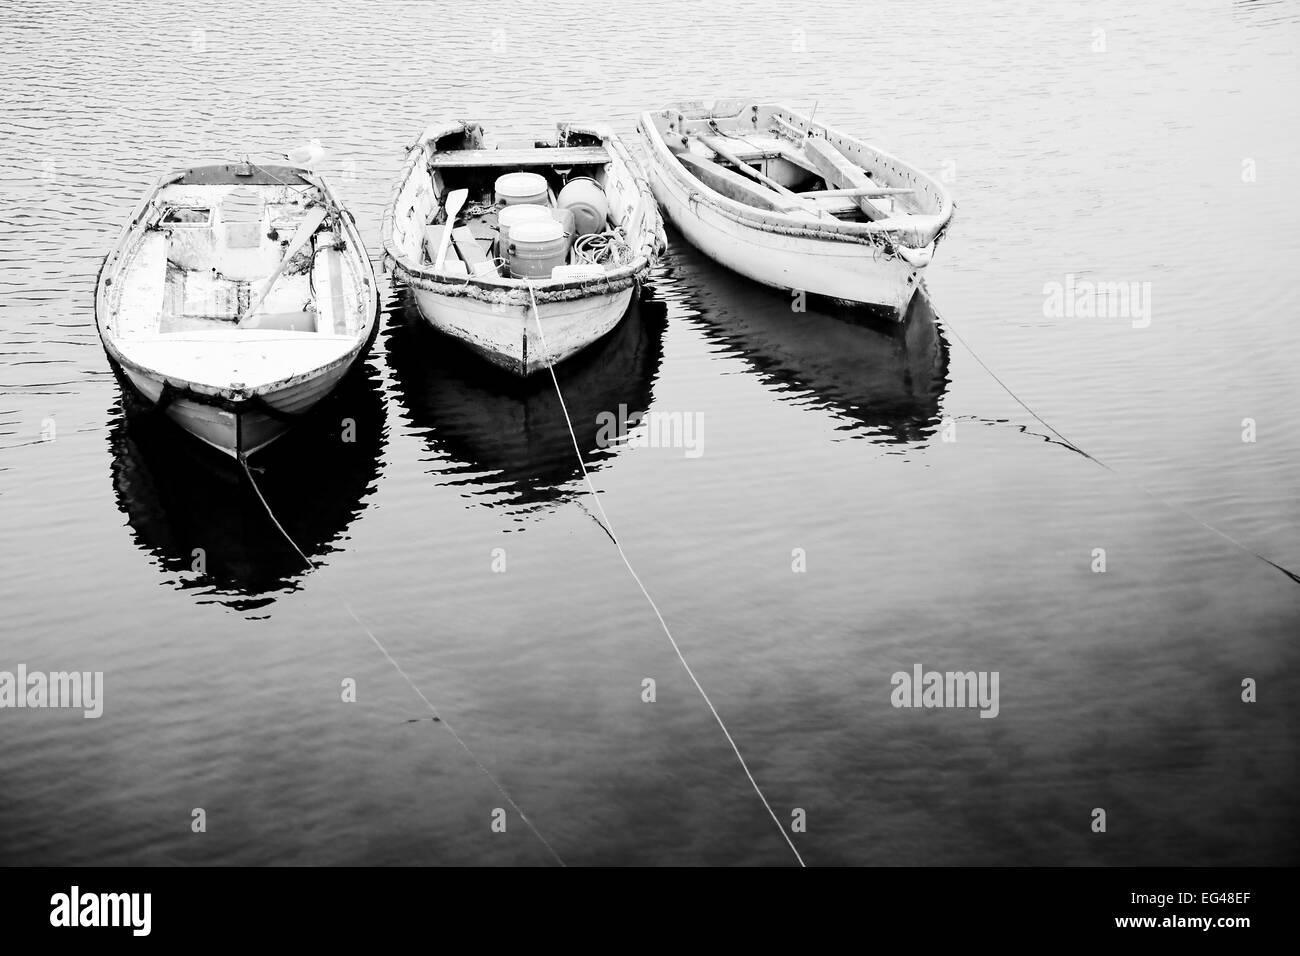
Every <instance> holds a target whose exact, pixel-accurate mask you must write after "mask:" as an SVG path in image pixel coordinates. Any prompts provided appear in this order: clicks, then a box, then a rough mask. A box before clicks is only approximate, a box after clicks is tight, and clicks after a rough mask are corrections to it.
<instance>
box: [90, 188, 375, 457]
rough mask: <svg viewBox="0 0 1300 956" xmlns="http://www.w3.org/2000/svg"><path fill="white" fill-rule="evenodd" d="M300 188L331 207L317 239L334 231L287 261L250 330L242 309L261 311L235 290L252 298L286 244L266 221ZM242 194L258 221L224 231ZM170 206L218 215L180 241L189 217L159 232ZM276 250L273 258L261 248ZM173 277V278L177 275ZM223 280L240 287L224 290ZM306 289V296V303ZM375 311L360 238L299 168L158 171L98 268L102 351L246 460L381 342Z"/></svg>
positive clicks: (205, 436) (173, 413)
mask: <svg viewBox="0 0 1300 956" xmlns="http://www.w3.org/2000/svg"><path fill="white" fill-rule="evenodd" d="M286 178H288V179H290V180H294V179H296V181H297V183H298V186H294V185H293V184H292V183H291V182H285V179H286ZM299 187H302V188H307V187H310V188H314V189H315V190H316V194H315V195H316V201H323V202H324V203H326V204H327V208H328V209H329V210H332V212H331V213H330V217H331V223H330V224H328V225H327V230H326V233H322V234H321V235H322V237H324V236H325V235H326V234H328V236H332V237H334V239H332V240H329V239H326V238H321V240H320V242H321V244H319V245H318V247H317V248H316V249H315V251H314V252H313V253H312V254H311V258H310V260H309V263H308V264H307V265H305V266H303V267H302V268H299V269H297V270H296V271H295V272H294V274H293V275H292V276H289V275H288V274H287V273H286V274H283V275H282V274H281V272H283V266H284V265H288V264H289V261H290V260H289V258H287V257H286V258H285V259H284V260H283V265H282V268H281V272H276V273H275V275H276V277H277V279H278V282H279V285H278V286H275V285H274V282H273V283H272V286H274V289H268V292H272V291H273V292H274V295H273V296H272V297H271V298H268V299H266V301H268V302H270V301H272V299H277V304H276V305H275V306H274V307H273V308H271V309H268V310H266V311H265V312H261V313H257V314H256V315H254V316H253V320H251V321H248V322H247V324H243V319H242V318H241V317H240V310H241V309H245V310H247V311H249V312H252V311H253V307H252V306H250V305H249V304H248V303H247V302H244V303H242V304H241V302H240V298H239V296H241V295H247V296H248V298H250V299H251V297H252V294H253V287H254V286H255V285H260V283H262V282H264V281H265V280H266V278H267V276H268V275H269V274H270V273H271V266H272V265H276V264H279V256H280V255H281V249H282V248H284V247H287V246H288V240H287V238H286V239H285V240H284V241H283V246H280V245H276V244H275V243H277V242H280V240H279V238H278V237H277V236H276V235H275V230H274V229H268V228H267V223H268V222H269V221H270V220H269V218H268V217H270V216H271V215H272V214H273V213H272V211H273V209H279V208H280V207H281V206H283V205H284V204H285V202H286V201H287V197H288V196H292V195H297V194H299V193H300V192H301V189H300V188H299ZM256 189H267V190H280V189H283V190H286V192H285V193H284V194H283V195H280V194H278V193H269V192H268V193H258V192H256V191H255V190H256ZM240 190H242V191H243V192H244V193H245V196H244V198H243V199H241V202H247V201H248V200H249V199H250V198H251V200H252V205H251V208H252V209H253V210H254V212H256V213H257V215H258V216H259V217H261V218H259V219H257V220H255V221H253V220H250V221H249V222H238V221H235V222H234V224H233V225H231V226H230V227H229V228H230V230H232V231H229V232H227V231H223V230H225V228H226V226H227V224H226V223H224V222H219V221H218V220H217V219H216V218H215V216H214V210H215V209H216V208H218V207H221V208H222V212H223V215H224V214H226V210H225V208H224V206H223V204H224V203H226V202H227V200H229V199H230V197H231V195H232V194H234V193H237V192H239V191H240ZM167 208H173V209H190V210H195V211H197V213H201V214H203V215H206V216H208V217H209V218H208V219H206V220H203V219H201V218H200V219H198V220H197V226H196V227H195V228H196V231H194V232H191V233H188V234H186V233H184V232H183V231H182V232H179V233H177V234H176V235H175V236H173V235H172V230H173V229H181V230H184V228H185V226H186V221H184V220H170V219H169V220H168V221H167V224H168V226H169V227H170V228H168V229H163V228H161V227H160V225H159V221H160V217H161V216H162V214H163V210H164V209H167ZM232 208H233V207H232ZM236 211H237V210H236ZM278 215H283V213H278ZM276 221H277V222H279V221H280V220H276ZM315 222H316V223H317V225H318V226H319V224H321V223H322V222H323V220H321V219H317V220H315ZM250 225H251V226H252V227H253V228H252V229H251V231H250V230H249V226H250ZM219 226H220V228H219ZM235 229H242V230H243V237H244V242H243V244H242V245H238V246H236V245H233V244H231V243H230V236H231V235H233V230H235ZM313 235H315V234H313ZM250 239H251V241H248V240H250ZM308 241H312V242H314V241H316V240H315V239H309V240H308ZM334 242H337V244H333V243H334ZM326 243H328V244H326ZM268 244H269V245H268ZM232 250H233V251H232ZM268 250H269V252H270V253H272V255H270V256H269V257H267V256H264V255H263V253H264V252H267V251H268ZM218 254H226V255H227V256H228V257H229V258H228V259H226V260H223V261H222V262H221V266H222V269H221V270H219V269H218V268H217V265H216V264H212V265H211V266H210V269H206V268H203V267H204V266H208V265H209V263H212V262H213V258H212V257H215V256H216V255H218ZM240 255H243V256H244V258H243V259H240V258H239V256H240ZM254 256H255V257H258V258H250V257H254ZM286 256H287V254H286ZM205 257H206V258H205ZM263 260H265V261H263ZM227 270H230V271H232V272H233V273H234V274H236V275H237V276H238V278H239V280H240V281H242V282H243V283H244V285H243V286H242V287H241V286H238V284H237V283H236V282H235V280H233V279H232V278H231V276H230V275H226V274H225V273H226V271H227ZM263 270H265V271H263ZM309 271H310V273H311V274H308V272H309ZM209 272H210V274H211V276H212V277H216V278H211V279H209ZM177 274H179V276H180V280H179V281H178V282H177V283H176V284H175V285H172V284H171V283H172V280H171V278H169V276H175V275H177ZM218 281H220V282H224V283H225V284H226V285H227V286H231V287H232V288H233V289H234V290H235V291H233V292H232V291H229V290H228V291H227V292H226V294H224V295H217V294H216V290H218V289H220V288H223V287H221V286H219V285H218ZM191 283H192V284H193V285H194V286H196V287H197V291H193V290H191V289H190V286H191ZM318 290H319V295H318ZM236 293H237V294H236ZM299 296H302V297H303V298H307V299H309V302H308V305H307V306H302V305H300V303H301V302H302V298H298V297H299ZM260 301H261V300H259V302H260ZM378 305H379V303H378V290H377V288H376V284H375V280H374V270H373V268H372V267H371V265H370V260H369V258H368V257H367V255H366V253H365V247H364V245H363V244H362V240H361V236H360V234H359V233H358V232H357V230H356V226H355V224H354V222H353V221H352V218H351V216H350V215H349V214H347V213H346V211H345V210H343V208H342V207H341V206H340V205H338V201H337V199H335V198H334V195H333V193H332V191H331V190H330V189H329V187H328V185H327V184H326V183H325V182H324V180H322V179H320V178H319V177H316V176H315V174H313V173H311V171H310V170H308V169H306V167H301V166H296V165H288V166H286V165H278V166H276V165H272V166H270V167H262V166H257V165H255V164H240V165H238V166H235V165H231V164H225V165H223V164H212V165H207V166H195V167H190V168H189V169H185V170H179V171H176V172H173V173H169V174H167V175H165V176H163V177H161V178H160V179H159V180H158V182H157V184H156V185H155V187H154V189H153V190H152V191H151V192H150V193H148V194H146V196H145V197H144V198H143V199H142V200H141V202H140V204H139V205H138V206H137V208H136V211H135V213H134V214H133V215H132V217H131V219H130V221H129V222H128V223H127V224H126V226H125V227H124V228H123V231H122V234H121V236H120V237H119V239H118V242H117V244H116V246H115V248H114V249H113V250H112V251H111V252H110V253H109V254H108V255H107V256H106V257H105V260H104V264H103V266H102V267H101V269H100V275H99V278H98V280H97V283H96V296H95V317H96V325H97V327H98V329H99V334H100V339H101V341H102V343H103V345H104V349H105V351H106V352H107V353H108V356H109V358H110V360H112V362H113V363H114V364H115V365H116V366H117V367H118V368H119V369H120V370H121V372H122V374H123V376H124V378H125V380H126V381H127V382H129V383H130V386H131V387H133V388H134V389H135V390H136V391H137V392H139V393H140V395H142V396H143V397H144V398H145V399H146V400H148V401H149V402H152V403H154V404H155V405H156V406H158V408H159V410H160V411H162V412H163V413H164V414H166V415H167V417H169V418H171V419H172V420H173V421H174V422H175V423H176V424H178V425H179V426H181V428H183V429H184V430H185V431H187V432H189V433H190V434H191V435H193V436H194V437H196V438H198V439H199V440H201V441H202V442H204V443H205V444H207V445H209V446H211V447H213V448H215V449H217V450H219V451H221V452H223V453H225V454H228V455H231V456H232V457H236V458H239V457H242V456H245V455H250V454H253V453H254V452H257V451H260V450H261V449H263V448H265V447H266V446H267V445H269V444H271V443H272V442H273V441H274V440H275V439H276V438H278V437H280V436H281V435H283V434H284V433H285V432H286V431H288V430H289V429H290V428H291V427H292V425H293V422H294V421H295V419H297V418H300V417H301V416H303V415H304V414H306V413H307V412H308V411H310V410H311V408H312V407H313V406H314V405H316V404H317V403H318V402H320V401H321V400H322V399H323V398H325V397H326V396H327V395H328V394H329V393H330V392H331V391H333V390H334V388H335V387H336V386H337V385H338V384H339V383H340V382H341V381H342V379H343V378H344V377H345V376H346V375H347V374H348V372H349V371H350V370H351V369H352V368H353V366H355V365H356V363H357V362H358V361H359V360H360V359H361V357H362V356H363V355H364V354H365V353H366V351H368V350H369V348H370V346H371V345H372V344H373V343H374V339H375V334H376V332H377V330H378V324H377V323H378ZM309 309H310V311H309ZM223 310H224V311H223ZM298 310H301V311H298ZM245 317H246V316H245ZM277 322H278V323H280V324H278V325H277V324H275V323H277ZM167 323H170V324H167Z"/></svg>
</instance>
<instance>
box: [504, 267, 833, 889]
mask: <svg viewBox="0 0 1300 956" xmlns="http://www.w3.org/2000/svg"><path fill="white" fill-rule="evenodd" d="M532 293H533V287H532V283H529V284H528V294H529V296H530V298H531V297H532ZM532 306H533V320H534V321H535V322H536V323H537V337H538V338H539V339H540V340H541V343H542V360H543V361H544V362H545V363H546V369H547V371H548V372H550V373H551V382H552V383H553V384H554V385H555V396H556V398H558V399H559V400H560V409H561V411H563V412H564V422H565V424H566V425H567V426H568V428H569V438H570V439H571V440H572V441H573V451H574V454H576V455H577V456H578V467H579V468H581V469H582V477H583V479H584V480H585V481H586V482H587V490H588V491H589V492H591V499H592V501H594V502H595V503H596V510H597V511H599V512H600V517H601V521H599V522H597V523H598V524H600V526H601V527H602V528H603V529H604V530H605V533H606V534H607V535H609V539H610V540H611V541H613V542H614V547H615V548H616V549H618V556H619V557H620V558H622V559H623V564H624V565H625V566H626V567H627V570H628V573H629V574H630V575H632V580H633V581H635V582H636V586H637V587H639V588H640V589H641V593H642V594H643V595H645V599H646V601H647V602H648V603H649V604H650V609H651V610H653V611H654V612H655V617H656V618H658V619H659V626H660V627H662V628H663V630H664V634H666V635H667V636H668V643H670V644H671V645H672V646H673V651H674V652H675V653H676V654H677V659H678V660H679V661H681V664H682V668H683V669H684V670H685V671H686V676H688V677H689V678H690V679H691V683H692V684H694V685H695V689H696V690H698V691H699V692H700V696H701V697H703V698H704V703H705V704H707V705H708V708H709V711H710V712H711V713H712V714H713V719H714V720H716V721H717V722H718V726H719V727H721V728H722V734H723V736H725V737H726V738H727V743H729V744H731V749H732V751H733V752H734V753H735V755H736V759H737V760H739V761H740V767H741V769H742V770H744V771H745V776H746V777H748V778H749V783H750V786H752V787H753V788H754V792H755V793H756V794H758V799H759V800H761V801H762V802H763V807H764V809H766V810H767V813H768V816H770V817H771V818H772V822H773V823H775V824H776V828H777V829H778V830H780V831H781V836H782V837H784V838H785V842H786V843H788V844H789V845H790V851H791V852H792V853H794V858H795V859H796V860H798V861H799V865H800V866H806V865H807V864H805V863H804V861H803V857H802V856H800V855H799V850H798V849H797V848H796V847H795V845H794V841H793V840H791V839H790V834H788V833H786V832H785V827H783V826H782V825H781V821H780V820H778V819H777V816H776V814H775V813H774V812H773V810H772V805H771V804H770V803H768V802H767V797H765V796H763V791H762V790H761V789H760V788H759V786H758V781H756V780H755V779H754V775H753V774H752V773H750V771H749V765H748V764H747V763H745V758H744V757H743V756H741V753H740V748H739V747H738V746H736V741H735V740H734V739H733V738H732V736H731V732H730V731H729V730H727V725H726V724H724V723H723V722H722V717H721V715H719V714H718V709H717V708H716V707H714V706H713V701H711V700H710V699H709V695H708V694H707V693H705V691H704V687H703V686H702V685H701V684H700V681H699V679H698V678H697V677H696V676H695V672H694V671H693V670H691V665H690V664H688V663H686V657H685V656H684V655H683V654H682V649H681V648H680V647H678V646H677V641H676V640H674V639H673V632H672V631H670V630H669V629H668V623H667V622H666V621H665V620H664V616H663V615H662V614H661V613H660V612H659V606H658V605H657V604H655V601H654V598H652V597H651V596H650V592H649V591H647V590H646V586H645V585H644V584H642V583H641V578H640V576H639V575H638V574H637V573H636V570H635V569H634V568H633V567H632V562H631V561H629V560H628V557H627V554H626V553H625V552H624V551H623V545H622V544H621V543H620V542H619V540H618V536H617V535H616V534H615V533H614V526H613V525H612V524H610V521H609V515H607V514H605V506H604V505H602V504H601V503H600V496H599V495H598V494H596V486H595V485H594V484H592V482H591V475H590V474H589V473H588V472H587V463H586V462H585V461H583V459H582V449H581V447H579V445H578V436H577V435H576V434H575V433H574V431H573V420H572V419H571V418H570V417H569V408H568V406H567V405H565V403H564V393H563V392H562V391H561V390H560V380H559V378H558V377H557V376H556V374H555V366H554V365H552V364H551V361H550V358H551V352H550V349H549V348H548V347H547V345H546V332H545V331H544V330H543V329H542V316H541V313H540V312H539V311H538V310H537V299H536V298H532Z"/></svg>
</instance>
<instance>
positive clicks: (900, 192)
mask: <svg viewBox="0 0 1300 956" xmlns="http://www.w3.org/2000/svg"><path fill="white" fill-rule="evenodd" d="M914 192H916V190H915V189H905V188H902V187H897V186H863V187H859V188H857V189H813V190H810V191H809V192H804V193H799V195H800V196H807V197H810V198H813V199H830V198H831V197H832V196H845V197H848V196H852V197H854V198H856V197H858V196H866V197H868V198H870V197H873V196H910V195H912V194H913V193H914Z"/></svg>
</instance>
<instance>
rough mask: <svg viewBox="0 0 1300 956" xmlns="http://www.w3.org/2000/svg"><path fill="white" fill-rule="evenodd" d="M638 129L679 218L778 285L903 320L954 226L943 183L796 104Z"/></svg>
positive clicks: (720, 106)
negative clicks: (868, 307) (876, 309)
mask: <svg viewBox="0 0 1300 956" xmlns="http://www.w3.org/2000/svg"><path fill="white" fill-rule="evenodd" d="M638 130H639V131H640V133H641V135H642V136H643V138H644V140H645V145H646V149H647V152H648V156H649V159H648V162H649V171H650V183H651V187H652V189H653V191H654V195H655V198H656V199H657V200H658V201H659V204H660V205H661V206H662V207H663V209H664V213H665V215H666V216H667V217H668V219H669V221H671V222H672V223H673V225H675V226H676V227H677V228H678V229H679V230H681V232H682V234H683V235H685V236H686V238H687V239H688V240H689V241H690V242H691V243H692V244H693V245H695V246H696V247H698V248H699V249H700V250H702V251H703V252H704V253H706V254H707V255H709V256H710V257H712V258H713V259H716V260H717V261H718V262H720V263H722V264H723V265H725V266H727V267H728V268H730V269H733V270H735V271H736V272H739V273H740V274H742V275H744V276H747V277H749V278H751V279H754V280H756V281H758V282H762V283H765V284H767V285H770V286H776V287H778V288H783V289H793V290H800V291H804V292H807V293H811V294H815V295H823V296H829V297H832V298H835V299H841V300H846V301H849V302H861V303H868V304H872V305H878V306H884V307H886V308H889V309H894V310H896V312H898V313H900V314H901V313H902V312H903V311H904V310H905V308H906V306H907V304H908V302H909V301H910V300H911V298H912V294H913V293H914V292H915V291H916V289H917V288H918V286H919V285H920V282H921V277H922V274H923V273H924V271H925V269H926V267H927V266H929V264H930V261H931V259H932V258H933V256H934V251H935V247H936V246H937V245H938V242H939V240H940V239H941V238H942V237H943V235H944V232H945V231H946V230H947V228H948V226H949V223H951V221H952V215H953V203H952V199H951V198H950V197H949V196H948V193H947V191H946V190H945V189H944V188H943V186H942V185H940V183H939V182H938V181H937V180H936V179H934V178H933V177H932V176H929V175H927V174H926V173H924V172H922V171H921V170H919V169H917V168H916V167H914V166H911V165H909V164H907V163H905V162H903V161H902V160H900V159H898V158H896V157H894V156H891V155H890V154H889V153H886V152H884V151H883V150H880V149H877V148H876V147H874V146H871V145H868V144H867V143H864V142H862V141H861V140H859V139H854V138H853V137H852V136H848V135H846V134H844V133H842V132H839V131H838V130H835V129H831V128H830V127H828V126H826V125H825V124H823V123H818V122H814V121H813V119H812V118H811V117H808V116H805V115H804V114H802V113H799V112H797V111H796V110H792V109H790V108H789V107H786V106H781V105H778V104H764V103H752V102H746V101H743V100H726V101H717V102H714V103H712V104H702V103H695V102H691V103H677V104H673V105H670V106H668V107H666V108H665V109H661V110H655V111H651V112H647V113H643V114H642V115H641V120H640V123H639V124H638Z"/></svg>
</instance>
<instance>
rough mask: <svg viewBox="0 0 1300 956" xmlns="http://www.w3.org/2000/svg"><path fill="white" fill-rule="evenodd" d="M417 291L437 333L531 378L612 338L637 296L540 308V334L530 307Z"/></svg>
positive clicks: (545, 304)
mask: <svg viewBox="0 0 1300 956" xmlns="http://www.w3.org/2000/svg"><path fill="white" fill-rule="evenodd" d="M413 291H414V295H415V302H416V305H417V306H418V307H419V310H420V314H421V315H422V316H423V317H424V319H425V321H426V322H428V323H429V324H430V325H432V326H433V327H434V328H435V329H437V330H438V331H439V332H443V333H445V334H447V335H451V336H454V337H455V338H458V339H460V340H461V341H463V342H464V343H465V344H466V345H468V346H469V347H470V348H472V349H474V351H476V352H477V353H478V354H480V355H481V356H483V358H485V359H486V360H487V361H489V362H491V363H492V364H493V365H496V366H498V367H500V368H503V369H506V370H507V371H509V372H513V373H514V374H516V375H525V376H526V375H531V374H533V373H534V372H538V371H541V370H543V369H545V368H547V367H548V365H554V364H556V363H559V362H563V361H564V360H565V359H567V358H569V357H570V356H571V355H574V354H576V353H577V352H579V351H581V350H582V349H584V348H586V347H587V346H588V345H590V344H592V343H593V342H595V341H596V340H597V339H599V338H602V337H603V336H605V335H606V334H608V333H609V331H610V330H611V329H613V328H614V326H616V325H618V322H619V319H621V318H622V317H623V315H624V313H626V312H627V308H628V305H629V304H630V303H631V301H632V291H633V290H632V289H630V288H629V289H624V290H623V291H622V292H614V293H612V294H602V295H595V296H588V297H585V298H581V299H569V300H567V301H562V302H543V303H540V304H539V305H538V307H537V310H538V314H539V315H540V317H541V324H542V329H541V331H540V332H539V331H538V327H537V320H536V319H534V318H533V309H532V306H531V305H523V306H519V305H500V304H495V303H490V302H484V301H482V300H481V299H472V298H469V297H468V296H448V295H440V294H439V293H437V292H429V291H427V290H423V289H415V290H413Z"/></svg>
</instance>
